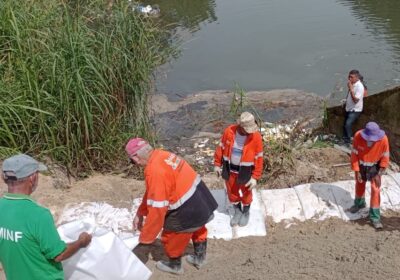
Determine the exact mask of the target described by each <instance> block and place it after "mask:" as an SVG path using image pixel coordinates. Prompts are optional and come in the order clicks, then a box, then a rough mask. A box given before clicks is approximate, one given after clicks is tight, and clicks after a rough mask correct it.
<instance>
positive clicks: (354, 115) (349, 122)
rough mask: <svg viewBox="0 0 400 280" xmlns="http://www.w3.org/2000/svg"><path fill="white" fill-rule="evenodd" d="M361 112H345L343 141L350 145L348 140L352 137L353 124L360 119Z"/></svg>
mask: <svg viewBox="0 0 400 280" xmlns="http://www.w3.org/2000/svg"><path fill="white" fill-rule="evenodd" d="M360 115H361V112H346V118H345V119H344V125H343V140H344V141H345V142H346V143H350V138H351V137H352V136H353V131H352V127H353V123H354V122H355V121H356V120H357V119H358V118H359V117H360Z"/></svg>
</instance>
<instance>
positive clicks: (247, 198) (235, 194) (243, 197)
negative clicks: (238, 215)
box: [225, 172, 253, 205]
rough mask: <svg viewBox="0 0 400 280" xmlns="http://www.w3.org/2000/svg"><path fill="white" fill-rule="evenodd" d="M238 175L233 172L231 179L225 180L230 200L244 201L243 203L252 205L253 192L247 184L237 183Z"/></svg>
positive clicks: (232, 201) (235, 201)
mask: <svg viewBox="0 0 400 280" xmlns="http://www.w3.org/2000/svg"><path fill="white" fill-rule="evenodd" d="M237 177H238V174H236V173H233V172H231V173H230V175H229V179H228V180H227V181H225V186H226V191H227V193H228V198H229V201H230V202H231V203H237V202H242V204H243V205H250V204H251V202H252V201H253V193H252V191H251V190H249V188H248V187H246V186H245V185H238V184H237V183H236V181H237ZM240 193H241V194H240Z"/></svg>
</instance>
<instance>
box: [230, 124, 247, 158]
mask: <svg viewBox="0 0 400 280" xmlns="http://www.w3.org/2000/svg"><path fill="white" fill-rule="evenodd" d="M246 139H247V135H244V136H243V135H240V134H239V133H238V132H237V131H236V134H235V142H234V143H233V148H232V154H231V164H234V165H240V159H241V158H242V154H243V147H244V143H245V142H246Z"/></svg>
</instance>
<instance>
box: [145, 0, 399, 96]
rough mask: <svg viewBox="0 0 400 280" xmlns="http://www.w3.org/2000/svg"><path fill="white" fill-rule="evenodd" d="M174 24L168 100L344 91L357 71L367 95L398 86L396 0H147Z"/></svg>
mask: <svg viewBox="0 0 400 280" xmlns="http://www.w3.org/2000/svg"><path fill="white" fill-rule="evenodd" d="M145 2H147V3H150V4H154V3H156V4H158V5H159V6H160V9H161V15H162V16H161V19H162V20H163V21H165V22H176V23H177V25H178V27H177V28H176V29H175V34H178V35H179V37H180V38H181V39H182V40H183V44H182V50H183V51H182V55H181V56H180V57H179V58H177V59H176V60H174V61H172V63H171V64H169V65H167V66H166V67H165V68H166V69H168V73H167V76H166V77H165V76H163V75H160V77H159V79H158V83H157V84H158V90H159V92H161V93H167V94H169V95H170V97H172V98H173V97H174V95H175V94H187V93H190V92H196V91H199V90H214V89H232V88H233V87H234V82H237V83H239V84H240V86H241V87H243V88H244V89H245V90H269V89H279V88H295V89H300V90H306V91H311V92H315V93H317V94H318V95H321V96H327V95H328V94H330V93H336V94H337V95H340V94H341V93H342V94H343V95H344V88H345V82H346V76H347V72H348V71H349V70H350V69H352V68H357V69H359V70H360V71H361V72H362V73H363V74H364V76H365V79H366V81H367V83H368V86H369V89H370V92H371V93H373V92H377V91H380V90H383V89H385V88H388V87H392V86H394V85H398V84H400V18H399V17H398V14H400V1H398V0H381V1H376V0H357V1H356V0H301V1H293V0H269V1H265V0H247V1H243V0H168V1H161V0H147V1H145Z"/></svg>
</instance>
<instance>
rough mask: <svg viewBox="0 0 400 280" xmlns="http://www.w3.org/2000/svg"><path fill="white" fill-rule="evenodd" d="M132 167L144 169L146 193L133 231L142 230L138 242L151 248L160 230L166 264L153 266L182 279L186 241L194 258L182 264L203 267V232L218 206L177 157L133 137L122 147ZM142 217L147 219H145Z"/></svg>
mask: <svg viewBox="0 0 400 280" xmlns="http://www.w3.org/2000/svg"><path fill="white" fill-rule="evenodd" d="M125 150H126V152H127V154H128V157H129V158H130V160H131V163H134V164H138V165H141V166H144V167H145V170H144V175H145V182H146V192H145V194H144V196H143V200H142V203H141V205H140V206H139V208H138V210H137V213H136V216H135V217H134V220H133V229H134V230H140V231H141V232H140V236H139V242H140V243H141V244H151V243H153V242H154V241H155V239H156V238H157V236H158V234H159V233H160V231H161V230H162V234H161V242H162V243H163V246H164V250H165V253H166V255H167V256H168V257H169V260H168V261H159V262H157V264H156V267H157V268H158V269H160V270H161V271H164V272H170V273H173V274H182V273H183V269H182V263H181V257H182V255H183V253H184V251H185V248H186V246H187V245H188V243H189V241H190V239H192V241H193V247H194V254H193V255H189V256H187V257H186V260H187V261H188V262H189V263H190V264H192V265H194V266H195V267H197V268H200V267H201V266H202V265H204V263H205V258H206V249H207V228H206V227H205V224H206V223H207V222H209V221H211V220H212V219H213V217H214V215H213V212H214V210H215V209H217V207H218V204H217V202H216V201H215V199H214V197H213V196H212V194H211V193H210V191H209V190H208V188H207V186H206V185H205V184H204V182H203V181H202V180H201V178H200V176H199V175H198V174H197V173H196V172H195V171H194V170H193V168H192V167H191V166H190V165H189V164H188V163H187V162H186V161H185V160H183V159H182V158H180V157H178V156H177V155H175V154H173V153H170V152H167V151H162V150H155V149H153V147H152V146H151V145H150V144H149V143H148V142H147V141H145V140H143V139H141V138H133V139H131V140H129V142H128V144H127V145H126V147H125ZM144 217H145V218H144Z"/></svg>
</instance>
